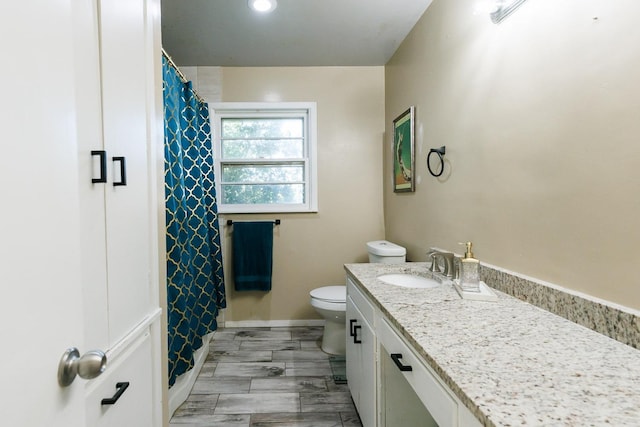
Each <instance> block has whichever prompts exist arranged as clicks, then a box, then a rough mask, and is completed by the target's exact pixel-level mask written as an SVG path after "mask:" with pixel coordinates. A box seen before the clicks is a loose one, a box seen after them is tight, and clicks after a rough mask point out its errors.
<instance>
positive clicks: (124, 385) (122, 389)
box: [101, 382, 129, 405]
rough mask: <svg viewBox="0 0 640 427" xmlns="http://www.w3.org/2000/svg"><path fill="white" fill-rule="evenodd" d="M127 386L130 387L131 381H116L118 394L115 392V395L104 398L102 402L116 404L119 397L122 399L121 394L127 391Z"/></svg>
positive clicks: (103, 403)
mask: <svg viewBox="0 0 640 427" xmlns="http://www.w3.org/2000/svg"><path fill="white" fill-rule="evenodd" d="M127 388H129V382H124V383H116V394H114V395H113V397H110V398H108V399H102V402H101V404H102V405H114V404H115V403H116V402H117V401H118V399H120V396H122V394H123V393H124V392H125V390H126V389H127Z"/></svg>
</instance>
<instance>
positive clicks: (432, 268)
mask: <svg viewBox="0 0 640 427" xmlns="http://www.w3.org/2000/svg"><path fill="white" fill-rule="evenodd" d="M439 253H440V252H438V251H435V250H431V251H429V252H427V259H430V260H431V266H430V267H429V271H431V272H432V273H440V266H439V265H438V261H437V260H436V255H437V254H439Z"/></svg>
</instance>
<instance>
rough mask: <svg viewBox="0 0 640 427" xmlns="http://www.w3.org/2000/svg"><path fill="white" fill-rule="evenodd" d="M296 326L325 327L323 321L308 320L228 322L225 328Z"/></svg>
mask: <svg viewBox="0 0 640 427" xmlns="http://www.w3.org/2000/svg"><path fill="white" fill-rule="evenodd" d="M295 326H324V320H323V319H306V320H227V321H225V322H224V326H223V327H224V328H281V327H295Z"/></svg>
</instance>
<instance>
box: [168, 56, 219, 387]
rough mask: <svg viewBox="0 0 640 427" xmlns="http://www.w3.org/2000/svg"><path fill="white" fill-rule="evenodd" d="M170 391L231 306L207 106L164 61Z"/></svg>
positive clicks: (188, 83) (190, 366)
mask: <svg viewBox="0 0 640 427" xmlns="http://www.w3.org/2000/svg"><path fill="white" fill-rule="evenodd" d="M162 71H163V86H164V123H165V138H164V171H165V206H166V219H167V300H168V301H167V302H168V309H167V315H168V321H169V386H172V385H173V384H174V382H175V380H176V377H177V376H178V375H181V374H183V373H185V372H186V371H188V370H189V369H191V368H192V367H193V353H194V351H195V350H197V349H198V348H200V347H201V346H202V337H203V336H204V335H206V334H208V333H210V332H213V331H214V330H216V328H217V323H216V316H217V314H218V309H220V308H224V307H226V299H225V291H224V274H223V268H222V251H221V246H220V227H219V224H218V209H217V205H216V193H215V186H214V172H213V153H212V150H211V128H210V123H209V109H208V106H207V104H206V103H204V102H201V101H200V100H199V99H198V97H197V96H196V94H195V92H194V91H193V88H192V87H191V82H187V83H183V81H182V80H181V78H180V75H179V74H178V72H177V70H176V69H175V68H174V67H173V65H172V64H171V63H170V62H169V61H168V60H167V58H165V57H164V55H163V57H162Z"/></svg>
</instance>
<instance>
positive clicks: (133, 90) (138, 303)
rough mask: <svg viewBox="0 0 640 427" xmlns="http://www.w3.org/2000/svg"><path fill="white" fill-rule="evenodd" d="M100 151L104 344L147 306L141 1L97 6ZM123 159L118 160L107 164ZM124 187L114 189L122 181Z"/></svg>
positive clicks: (147, 212) (112, 340)
mask: <svg viewBox="0 0 640 427" xmlns="http://www.w3.org/2000/svg"><path fill="white" fill-rule="evenodd" d="M99 10H100V15H99V16H100V54H101V78H102V114H103V126H104V147H105V150H106V151H107V155H108V160H109V164H110V166H111V173H110V175H109V179H108V181H109V182H107V184H106V185H105V187H104V188H105V193H106V194H105V195H106V197H105V200H106V224H107V225H106V228H107V242H106V243H107V265H108V273H107V274H108V280H109V286H108V288H109V290H108V304H109V305H108V310H109V344H110V345H113V344H114V343H115V342H117V341H118V340H119V339H121V338H122V337H123V336H124V335H125V334H126V333H127V332H128V331H129V330H130V329H131V328H133V327H134V326H135V325H136V324H138V323H139V322H140V320H141V317H142V316H143V315H144V314H146V313H148V312H149V311H150V309H151V308H152V307H151V306H150V288H149V262H150V257H149V245H150V240H149V239H150V237H149V232H150V230H149V227H150V223H151V222H150V215H151V210H150V206H149V197H148V192H149V171H148V158H147V149H148V148H147V147H148V137H147V121H148V117H147V114H148V113H147V99H148V94H147V87H148V86H147V79H148V78H151V76H147V75H146V73H147V65H146V61H147V60H149V58H150V55H149V53H148V51H149V50H150V49H152V46H147V38H146V36H145V2H144V0H109V1H100V7H99ZM114 157H122V158H123V159H124V160H122V161H114V160H113V158H114ZM123 161H124V162H125V164H124V170H125V172H126V185H123V186H117V185H114V184H117V183H120V182H121V181H123V180H124V178H125V176H123V175H122V174H121V171H120V170H121V167H122V166H123V165H122V162H123Z"/></svg>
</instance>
